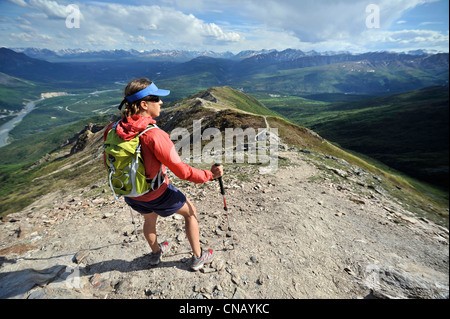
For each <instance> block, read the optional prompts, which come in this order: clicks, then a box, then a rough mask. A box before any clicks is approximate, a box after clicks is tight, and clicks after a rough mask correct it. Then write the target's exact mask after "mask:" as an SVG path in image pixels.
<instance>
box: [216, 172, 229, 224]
mask: <svg viewBox="0 0 450 319" xmlns="http://www.w3.org/2000/svg"><path fill="white" fill-rule="evenodd" d="M214 165H215V166H220V165H221V164H220V163H216V164H214ZM218 180H219V185H220V193H221V194H222V197H223V209H224V210H225V212H226V213H227V224H228V230H231V228H230V221H229V219H228V207H227V201H226V200H225V188H224V187H223V180H222V177H219V178H218Z"/></svg>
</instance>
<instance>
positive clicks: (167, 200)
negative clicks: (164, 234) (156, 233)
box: [125, 184, 186, 217]
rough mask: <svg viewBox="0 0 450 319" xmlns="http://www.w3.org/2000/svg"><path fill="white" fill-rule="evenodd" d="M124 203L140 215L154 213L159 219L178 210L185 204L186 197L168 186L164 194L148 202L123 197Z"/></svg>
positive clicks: (171, 186)
mask: <svg viewBox="0 0 450 319" xmlns="http://www.w3.org/2000/svg"><path fill="white" fill-rule="evenodd" d="M125 202H126V203H127V204H128V205H130V207H131V208H132V209H134V210H135V211H137V212H138V213H141V214H150V213H156V214H158V215H159V216H161V217H169V216H171V215H173V214H175V213H176V212H177V211H179V210H180V208H181V207H183V205H184V204H185V203H186V196H184V194H183V193H182V192H180V191H179V190H178V189H177V188H176V187H175V186H173V185H172V184H169V186H168V187H167V189H166V190H165V192H164V193H163V194H162V195H161V196H159V197H158V198H157V199H154V200H152V201H149V202H142V201H138V200H135V199H133V198H130V197H125Z"/></svg>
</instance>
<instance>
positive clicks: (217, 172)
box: [211, 165, 223, 179]
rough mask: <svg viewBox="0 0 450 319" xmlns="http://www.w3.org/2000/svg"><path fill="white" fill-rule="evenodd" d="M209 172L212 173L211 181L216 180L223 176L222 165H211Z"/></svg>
mask: <svg viewBox="0 0 450 319" xmlns="http://www.w3.org/2000/svg"><path fill="white" fill-rule="evenodd" d="M211 172H212V173H213V179H217V178H219V177H222V176H223V165H220V166H216V165H213V166H212V167H211Z"/></svg>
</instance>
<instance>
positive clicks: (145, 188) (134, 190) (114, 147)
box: [103, 121, 165, 199]
mask: <svg viewBox="0 0 450 319" xmlns="http://www.w3.org/2000/svg"><path fill="white" fill-rule="evenodd" d="M119 122H120V121H119ZM119 122H116V123H115V124H114V125H113V127H112V129H111V130H110V131H109V132H108V134H107V137H106V140H105V143H104V146H103V148H104V151H105V154H106V156H105V161H106V165H107V167H108V173H109V174H108V182H109V187H110V188H111V190H112V192H113V194H114V197H115V198H116V199H118V196H124V197H139V196H142V195H144V194H146V193H148V192H150V191H152V190H155V189H158V188H159V186H161V185H162V184H163V183H164V180H165V174H162V163H161V167H160V169H159V172H158V174H157V175H156V176H155V177H154V178H153V179H148V178H146V176H145V166H144V160H143V158H142V155H141V143H140V136H141V135H143V134H144V133H146V132H147V131H149V130H151V129H154V128H157V126H156V125H154V124H151V125H149V127H148V128H147V129H146V130H144V131H142V132H141V133H139V134H138V135H136V137H134V138H133V139H132V140H130V141H125V140H123V139H122V138H121V137H120V136H119V135H118V134H117V132H116V128H117V125H118V124H119Z"/></svg>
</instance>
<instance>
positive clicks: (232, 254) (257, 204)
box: [0, 88, 449, 312]
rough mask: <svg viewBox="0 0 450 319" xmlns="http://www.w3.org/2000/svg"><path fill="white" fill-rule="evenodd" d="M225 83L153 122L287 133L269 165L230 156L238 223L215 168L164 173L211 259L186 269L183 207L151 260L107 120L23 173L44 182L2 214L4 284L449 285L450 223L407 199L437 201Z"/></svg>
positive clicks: (164, 287)
mask: <svg viewBox="0 0 450 319" xmlns="http://www.w3.org/2000/svg"><path fill="white" fill-rule="evenodd" d="M218 91H220V89H218V88H211V89H209V90H206V91H203V92H200V93H199V94H198V95H197V96H195V97H192V98H190V99H186V100H184V101H180V102H179V103H178V104H176V105H173V106H171V107H170V108H167V109H163V112H162V114H161V117H160V118H159V119H158V125H159V126H160V127H161V128H165V129H166V130H167V131H170V130H171V129H172V127H183V128H185V129H186V130H188V131H189V132H190V133H191V134H193V131H192V126H193V122H194V121H200V120H201V123H202V130H201V131H202V132H204V130H205V129H206V128H208V127H216V128H219V129H220V130H221V132H222V130H223V129H225V128H227V127H228V128H230V127H233V128H237V127H241V128H242V127H253V128H261V127H262V128H265V129H268V130H272V129H274V128H277V129H278V133H279V137H280V141H279V147H278V154H277V155H276V156H277V159H278V167H277V170H276V171H272V172H271V173H267V172H265V170H264V166H265V165H264V164H262V163H255V164H251V163H246V162H244V163H236V162H235V161H233V163H226V162H223V163H224V169H225V175H224V177H223V179H224V183H225V187H226V188H225V189H226V195H225V196H226V198H227V204H228V215H229V225H230V226H231V228H228V225H227V218H226V217H225V214H224V212H223V207H222V198H221V194H220V192H219V186H218V184H217V183H216V182H215V181H212V182H209V183H206V184H202V185H194V184H191V183H188V182H186V181H182V180H179V179H177V178H176V177H175V176H174V175H173V174H172V173H170V172H169V174H170V179H171V181H172V183H174V185H175V186H177V187H178V188H180V189H181V190H183V192H185V193H186V195H187V196H188V197H189V198H190V199H191V200H192V201H193V202H194V203H195V206H196V208H197V216H198V220H199V224H200V241H201V245H202V247H205V248H214V249H215V250H216V256H215V259H214V261H213V263H212V264H211V265H208V266H206V267H204V269H203V270H202V271H200V272H191V271H189V260H190V257H191V254H190V247H189V243H188V241H187V239H186V237H185V235H184V222H183V220H182V219H180V218H178V217H177V216H174V217H169V218H161V219H159V220H158V234H159V239H160V240H166V239H168V240H171V242H172V248H171V250H170V251H169V252H168V254H166V255H165V256H163V258H162V262H161V264H160V265H159V266H157V267H153V268H151V267H149V264H148V252H149V248H148V245H147V243H146V242H145V240H143V238H142V218H141V217H139V216H138V217H137V219H136V226H137V228H138V233H137V234H136V233H134V227H133V226H132V224H131V219H130V215H129V211H128V208H127V206H126V204H125V203H124V202H123V201H122V200H121V201H119V202H118V201H115V200H114V198H113V196H112V194H111V192H110V189H109V186H108V184H107V180H106V170H105V168H104V167H103V164H102V162H103V156H102V155H103V150H102V144H103V133H104V130H105V128H106V125H107V124H108V123H109V121H112V120H113V119H109V120H108V123H103V124H102V125H97V126H95V125H94V124H92V125H88V126H86V127H85V128H84V129H83V130H81V131H80V132H79V133H78V134H77V137H76V138H74V139H72V140H70V141H67V143H65V144H64V145H63V146H62V147H61V148H59V149H58V150H56V152H51V153H49V154H48V155H46V156H45V157H43V158H42V161H39V162H37V163H35V166H34V167H33V168H30V170H29V171H28V172H27V174H29V175H32V177H33V183H32V184H33V188H32V189H27V193H32V192H33V191H34V190H35V189H36V190H37V191H38V193H40V195H39V196H37V197H35V198H33V200H32V201H31V202H30V203H29V205H27V206H26V207H23V208H22V209H21V210H20V211H19V212H16V213H13V214H9V215H8V216H3V217H2V218H1V220H0V229H1V231H0V238H1V240H0V255H1V258H0V297H1V298H28V299H48V298H54V299H59V298H76V299H78V298H80V299H84V298H92V299H100V298H101V299H124V298H126V299H128V298H133V299H183V302H185V301H184V299H206V298H207V299H231V298H234V299H245V298H251V299H322V298H324V299H329V298H337V299H348V298H352V299H354V298H358V299H359V298H380V299H386V298H402V299H409V298H413V299H418V298H419V299H442V298H448V243H449V238H448V235H449V233H448V224H447V226H446V227H443V226H439V225H437V224H436V223H435V222H434V221H433V220H432V219H430V217H429V216H428V215H427V216H424V215H420V214H419V215H418V214H417V212H413V211H412V210H413V208H414V207H417V206H420V207H422V208H425V207H427V206H428V205H429V204H430V202H429V201H425V200H424V202H423V203H419V202H420V201H421V200H423V199H420V196H418V194H417V193H414V191H413V190H412V189H411V188H410V186H408V184H407V183H405V182H402V181H401V180H400V179H398V180H394V178H393V177H392V176H390V175H389V174H386V173H384V172H383V171H381V170H378V169H375V168H373V167H371V166H370V165H367V164H364V163H363V161H361V160H359V159H357V158H356V157H354V156H350V155H349V154H346V153H345V152H343V151H342V150H339V149H338V148H337V147H335V146H333V145H331V144H330V143H328V142H327V141H326V140H324V139H323V138H321V137H320V136H318V135H317V134H315V133H313V132H312V131H310V130H308V129H305V128H301V127H299V126H296V125H294V124H292V123H289V122H287V121H285V120H283V119H280V118H277V117H272V116H270V115H263V114H259V115H252V114H250V113H249V112H245V111H243V110H240V109H239V108H237V107H236V105H235V104H233V103H230V108H228V109H226V108H214V107H213V106H212V105H211V104H214V103H217V104H221V103H223V101H221V98H222V97H220V96H218V95H219V94H218V93H217V92H218ZM223 91H225V92H229V88H224V89H223ZM221 93H223V94H225V93H224V92H221ZM233 93H234V94H238V92H233ZM239 93H240V94H242V93H241V92H239ZM236 143H237V141H236ZM237 147H238V145H236V148H237ZM222 151H223V149H222ZM244 152H245V153H246V154H248V152H249V150H248V149H247V150H245V151H244ZM222 155H223V154H222ZM192 160H194V158H193V157H190V158H188V162H189V163H191V161H192ZM191 165H193V166H195V167H197V168H205V169H207V168H209V167H210V165H211V164H208V163H194V164H192V163H191ZM55 186H56V187H55ZM44 190H45V191H47V194H46V195H45V196H42V194H43V191H44ZM21 195H22V196H23V195H24V192H22V194H21ZM2 206H3V203H2ZM133 214H135V213H133ZM135 217H136V216H135ZM133 220H134V219H133ZM136 236H137V237H138V238H139V239H136ZM175 302H176V301H175ZM268 302H269V303H270V301H268ZM177 310H178V309H176V308H174V307H172V308H171V311H174V312H176V311H177Z"/></svg>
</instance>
